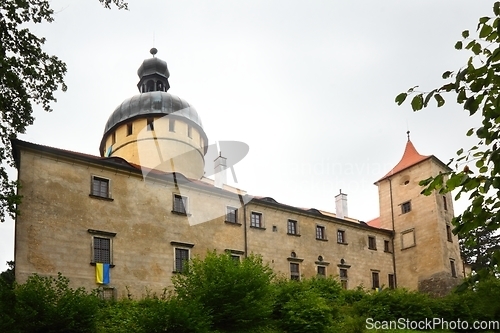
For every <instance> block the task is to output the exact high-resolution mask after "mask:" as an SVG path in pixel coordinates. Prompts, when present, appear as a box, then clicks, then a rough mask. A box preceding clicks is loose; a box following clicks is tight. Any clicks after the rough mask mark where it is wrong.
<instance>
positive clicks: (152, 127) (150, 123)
mask: <svg viewBox="0 0 500 333" xmlns="http://www.w3.org/2000/svg"><path fill="white" fill-rule="evenodd" d="M146 124H147V125H146V129H147V130H148V131H154V130H155V123H154V118H148V119H146Z"/></svg>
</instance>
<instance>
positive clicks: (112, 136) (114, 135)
mask: <svg viewBox="0 0 500 333" xmlns="http://www.w3.org/2000/svg"><path fill="white" fill-rule="evenodd" d="M115 143H116V132H113V134H111V144H112V145H114V144H115Z"/></svg>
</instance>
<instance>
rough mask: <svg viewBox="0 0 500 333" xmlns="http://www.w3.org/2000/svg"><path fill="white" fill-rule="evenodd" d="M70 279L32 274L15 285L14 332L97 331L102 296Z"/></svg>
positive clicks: (69, 332)
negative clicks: (76, 285) (22, 282)
mask: <svg viewBox="0 0 500 333" xmlns="http://www.w3.org/2000/svg"><path fill="white" fill-rule="evenodd" d="M68 285H69V280H68V279H67V278H65V277H63V276H62V275H61V274H60V273H59V275H58V277H57V278H53V277H42V276H39V275H36V274H35V275H32V276H30V277H29V278H28V280H27V281H26V283H24V284H21V285H17V286H15V289H14V294H15V302H14V309H13V319H14V321H15V323H14V326H15V329H13V328H12V329H11V331H14V332H30V333H36V332H54V333H56V332H68V333H71V332H75V333H76V332H95V331H96V321H95V319H96V314H97V311H98V306H99V299H98V298H97V297H96V296H95V295H92V294H88V293H87V292H85V290H84V289H83V288H78V289H71V288H70V287H69V286H68Z"/></svg>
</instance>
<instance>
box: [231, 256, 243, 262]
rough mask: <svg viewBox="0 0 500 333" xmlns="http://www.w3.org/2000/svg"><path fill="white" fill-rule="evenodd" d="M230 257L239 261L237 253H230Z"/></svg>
mask: <svg viewBox="0 0 500 333" xmlns="http://www.w3.org/2000/svg"><path fill="white" fill-rule="evenodd" d="M231 259H233V260H234V262H240V261H241V260H240V256H239V255H237V254H231Z"/></svg>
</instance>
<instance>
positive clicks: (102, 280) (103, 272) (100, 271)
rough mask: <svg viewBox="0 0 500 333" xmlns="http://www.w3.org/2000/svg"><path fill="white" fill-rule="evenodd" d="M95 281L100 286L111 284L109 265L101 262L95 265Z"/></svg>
mask: <svg viewBox="0 0 500 333" xmlns="http://www.w3.org/2000/svg"><path fill="white" fill-rule="evenodd" d="M95 281H96V283H99V284H108V283H109V264H103V263H101V262H98V263H96V264H95Z"/></svg>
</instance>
